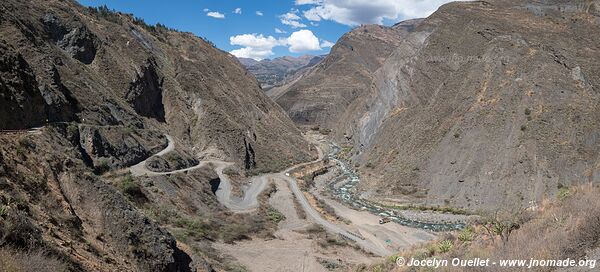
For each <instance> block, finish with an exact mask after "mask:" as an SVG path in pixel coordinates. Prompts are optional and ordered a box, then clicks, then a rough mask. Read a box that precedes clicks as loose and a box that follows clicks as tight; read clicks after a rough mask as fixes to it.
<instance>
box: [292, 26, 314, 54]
mask: <svg viewBox="0 0 600 272" xmlns="http://www.w3.org/2000/svg"><path fill="white" fill-rule="evenodd" d="M286 43H287V45H288V46H289V50H290V52H292V53H301V52H306V51H319V50H321V45H320V44H319V38H317V36H315V34H313V33H312V31H310V30H307V29H302V30H298V31H296V32H294V33H292V35H290V37H289V38H287V40H286Z"/></svg>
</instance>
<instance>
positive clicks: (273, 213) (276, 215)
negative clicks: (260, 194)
mask: <svg viewBox="0 0 600 272" xmlns="http://www.w3.org/2000/svg"><path fill="white" fill-rule="evenodd" d="M267 216H268V217H269V220H271V221H273V223H275V224H278V223H279V222H281V221H283V220H285V215H283V214H282V213H281V212H279V211H278V210H276V209H275V208H273V207H271V206H269V208H268V209H267Z"/></svg>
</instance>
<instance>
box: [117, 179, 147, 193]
mask: <svg viewBox="0 0 600 272" xmlns="http://www.w3.org/2000/svg"><path fill="white" fill-rule="evenodd" d="M119 187H120V188H121V190H122V191H123V193H124V194H126V195H129V196H132V197H137V196H143V195H144V193H143V192H142V188H141V187H140V185H139V184H138V183H137V182H136V181H135V180H133V177H132V176H131V175H128V176H127V177H125V179H123V180H122V181H121V184H120V186H119Z"/></svg>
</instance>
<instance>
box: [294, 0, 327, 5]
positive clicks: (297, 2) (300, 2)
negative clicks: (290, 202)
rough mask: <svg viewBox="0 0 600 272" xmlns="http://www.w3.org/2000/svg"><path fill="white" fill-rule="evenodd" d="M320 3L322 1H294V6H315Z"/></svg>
mask: <svg viewBox="0 0 600 272" xmlns="http://www.w3.org/2000/svg"><path fill="white" fill-rule="evenodd" d="M322 2H323V1H322V0H296V5H316V4H319V3H322Z"/></svg>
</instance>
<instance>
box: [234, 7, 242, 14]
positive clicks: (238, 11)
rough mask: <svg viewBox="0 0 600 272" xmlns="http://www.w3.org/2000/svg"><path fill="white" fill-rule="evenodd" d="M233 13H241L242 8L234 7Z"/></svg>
mask: <svg viewBox="0 0 600 272" xmlns="http://www.w3.org/2000/svg"><path fill="white" fill-rule="evenodd" d="M233 13H235V14H242V8H236V9H234V10H233Z"/></svg>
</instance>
